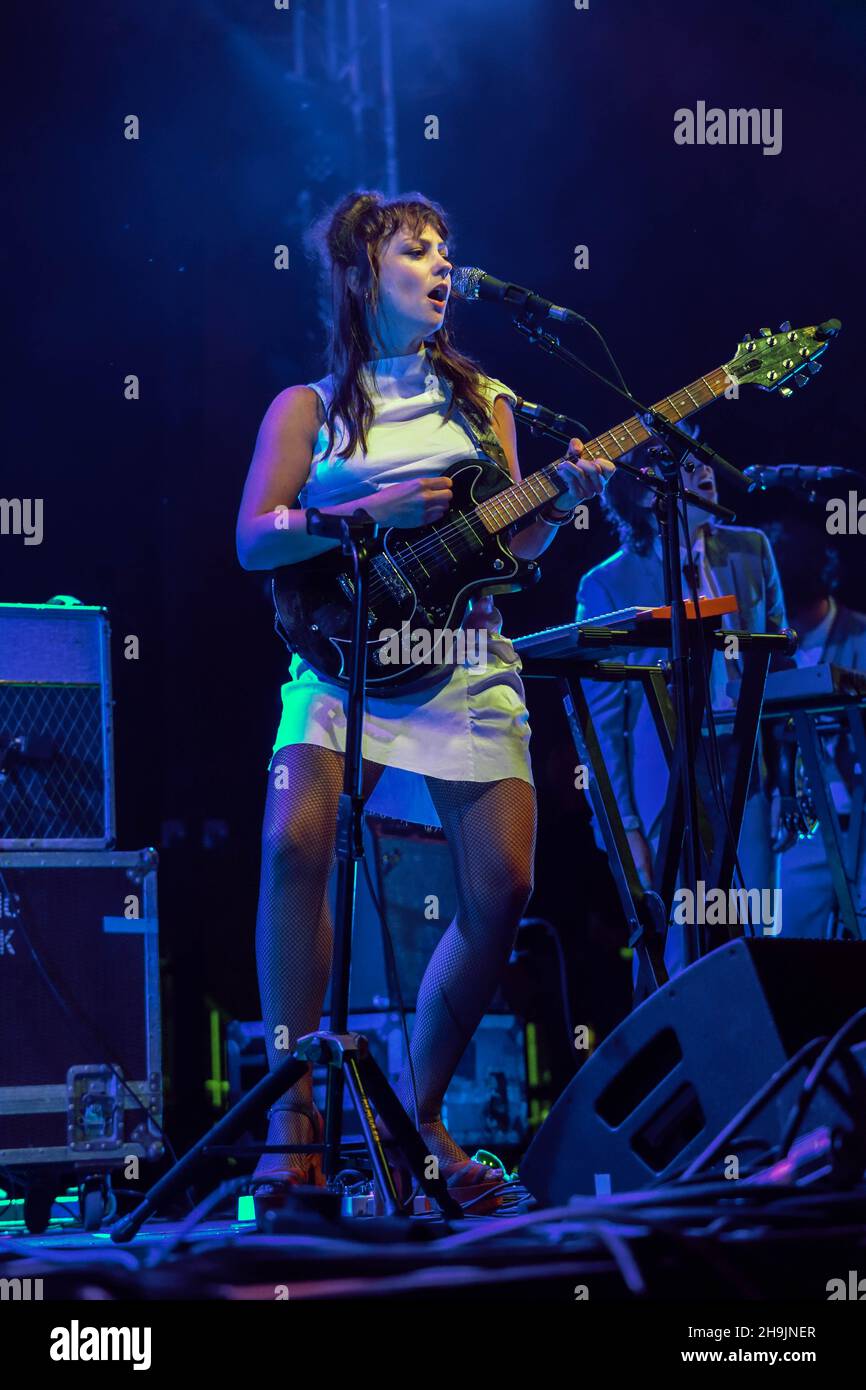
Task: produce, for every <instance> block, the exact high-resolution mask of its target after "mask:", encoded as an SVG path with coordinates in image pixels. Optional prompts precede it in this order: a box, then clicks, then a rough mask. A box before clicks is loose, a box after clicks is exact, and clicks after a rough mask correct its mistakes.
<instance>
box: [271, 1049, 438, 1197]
mask: <svg viewBox="0 0 866 1390" xmlns="http://www.w3.org/2000/svg"><path fill="white" fill-rule="evenodd" d="M294 1055H295V1056H296V1057H298V1058H299V1059H301V1060H303V1061H306V1062H309V1063H310V1064H311V1065H315V1064H316V1063H324V1064H326V1065H327V1066H329V1067H333V1068H335V1069H337V1070H339V1071H341V1072H342V1074H343V1080H344V1082H345V1084H346V1086H347V1087H348V1089H349V1094H350V1096H351V1098H352V1103H353V1105H354V1107H355V1112H356V1114H357V1116H358V1121H359V1123H360V1125H361V1132H362V1134H363V1136H364V1142H365V1144H366V1147H367V1152H368V1154H369V1156H370V1162H371V1165H372V1168H373V1180H374V1182H375V1184H376V1188H377V1190H378V1192H379V1193H380V1195H381V1200H382V1202H383V1205H384V1208H385V1215H387V1216H399V1215H404V1214H405V1213H404V1212H403V1210H402V1207H401V1204H400V1201H399V1198H398V1195H397V1190H396V1187H395V1185H394V1179H393V1177H392V1176H391V1170H390V1168H389V1166H388V1161H387V1159H386V1157H385V1151H384V1147H383V1144H382V1137H381V1135H380V1134H379V1130H378V1128H377V1126H376V1119H375V1113H376V1111H377V1112H378V1113H379V1115H381V1117H382V1119H383V1121H384V1123H385V1124H386V1125H387V1127H388V1132H389V1133H390V1134H391V1136H392V1139H393V1144H394V1147H395V1148H396V1149H397V1150H398V1151H399V1152H400V1153H401V1154H402V1155H403V1157H404V1158H405V1160H406V1163H407V1164H408V1166H409V1169H410V1170H411V1172H412V1173H413V1174H414V1176H415V1177H416V1178H417V1179H418V1182H419V1183H420V1185H421V1188H422V1191H423V1192H424V1193H426V1195H427V1196H428V1197H429V1198H430V1199H431V1200H432V1201H434V1202H435V1203H436V1204H437V1205H438V1207H439V1209H440V1211H441V1212H442V1215H443V1216H448V1217H455V1218H462V1216H463V1209H462V1207H461V1206H460V1204H459V1202H457V1201H456V1200H455V1198H454V1197H452V1196H451V1193H450V1192H449V1190H448V1184H447V1183H446V1181H445V1179H444V1178H441V1177H438V1176H437V1177H435V1178H434V1177H428V1176H427V1165H428V1163H429V1160H430V1157H431V1156H430V1154H428V1152H427V1150H426V1148H425V1146H424V1142H423V1140H422V1139H421V1136H420V1135H419V1134H418V1131H417V1130H416V1129H415V1127H414V1125H413V1124H412V1121H411V1120H410V1119H409V1116H408V1115H407V1114H406V1111H405V1110H404V1109H403V1107H402V1105H401V1104H400V1102H399V1101H398V1099H397V1097H396V1096H395V1095H394V1092H393V1091H392V1089H391V1085H390V1083H389V1081H388V1078H387V1077H386V1076H385V1074H384V1072H383V1071H382V1070H381V1068H380V1066H379V1064H378V1062H377V1061H376V1059H375V1057H374V1056H373V1055H372V1053H371V1052H370V1047H369V1044H368V1042H367V1039H366V1038H365V1037H364V1036H363V1035H362V1034H361V1033H325V1032H322V1033H309V1034H307V1036H306V1037H304V1038H300V1039H299V1041H298V1045H297V1047H296V1049H295V1054H294ZM371 1102H372V1104H371ZM374 1106H375V1110H374Z"/></svg>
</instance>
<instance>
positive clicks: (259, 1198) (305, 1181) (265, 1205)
mask: <svg viewBox="0 0 866 1390" xmlns="http://www.w3.org/2000/svg"><path fill="white" fill-rule="evenodd" d="M276 1111H283V1112H287V1113H289V1114H293V1115H306V1116H307V1118H308V1120H309V1121H310V1123H311V1124H312V1127H313V1137H312V1139H311V1140H310V1143H312V1144H324V1142H325V1119H324V1116H323V1115H322V1112H321V1111H320V1110H319V1109H318V1108H317V1106H315V1105H313V1104H312V1103H311V1104H309V1105H303V1104H297V1105H280V1104H277V1105H272V1106H271V1108H270V1110H269V1111H268V1119H270V1118H271V1116H272V1115H273V1114H274V1113H275V1112H276ZM299 1142H300V1141H299ZM294 1157H295V1158H298V1159H300V1158H303V1157H306V1160H307V1161H306V1163H304V1164H303V1165H302V1164H300V1163H298V1164H294V1165H290V1166H289V1167H288V1168H275V1169H273V1171H272V1172H265V1173H262V1175H261V1177H258V1178H257V1177H256V1176H255V1175H253V1177H252V1179H251V1180H250V1196H251V1197H252V1199H253V1205H254V1208H255V1213H256V1222H257V1223H261V1221H262V1220H263V1219H264V1216H265V1214H266V1213H267V1212H269V1211H281V1210H282V1209H283V1208H284V1207H285V1206H286V1198H287V1196H289V1195H290V1194H291V1193H292V1192H293V1191H294V1190H295V1188H298V1187H324V1186H325V1185H326V1184H325V1175H324V1170H323V1168H322V1155H321V1154H320V1153H313V1154H307V1155H303V1154H295V1155H294Z"/></svg>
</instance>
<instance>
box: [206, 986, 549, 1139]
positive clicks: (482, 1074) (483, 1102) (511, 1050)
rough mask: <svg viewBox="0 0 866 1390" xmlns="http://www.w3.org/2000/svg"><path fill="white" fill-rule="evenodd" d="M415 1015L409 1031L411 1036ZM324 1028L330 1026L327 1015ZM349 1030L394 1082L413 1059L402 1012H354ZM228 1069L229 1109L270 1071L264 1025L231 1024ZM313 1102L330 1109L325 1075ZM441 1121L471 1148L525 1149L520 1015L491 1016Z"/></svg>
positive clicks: (349, 1110)
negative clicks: (406, 1061) (359, 1036)
mask: <svg viewBox="0 0 866 1390" xmlns="http://www.w3.org/2000/svg"><path fill="white" fill-rule="evenodd" d="M414 1022H415V1016H414V1014H409V1015H408V1016H407V1019H406V1026H407V1028H408V1031H409V1035H410V1037H411V1034H412V1028H413V1026H414ZM321 1027H322V1029H323V1030H327V1029H328V1028H329V1020H328V1019H327V1018H324V1019H323V1020H322V1024H321ZM349 1030H350V1032H353V1033H361V1034H363V1036H364V1037H365V1038H366V1039H367V1041H368V1043H369V1044H370V1051H371V1052H372V1054H373V1056H374V1057H375V1059H376V1061H377V1062H378V1063H379V1066H380V1067H381V1068H382V1071H383V1072H384V1073H385V1075H386V1076H387V1078H388V1080H389V1081H390V1082H391V1084H392V1085H393V1084H394V1083H395V1082H396V1080H397V1078H398V1077H399V1075H400V1072H401V1071H402V1068H403V1058H404V1057H405V1055H406V1047H405V1041H404V1037H403V1029H402V1026H401V1023H400V1015H399V1013H397V1012H396V1011H392V1012H389V1013H370V1014H352V1015H351V1016H350V1018H349ZM226 1062H227V1065H226V1071H227V1075H228V1082H229V1096H228V1100H229V1104H230V1105H234V1104H235V1102H236V1101H238V1100H240V1098H241V1096H242V1095H243V1094H244V1093H245V1092H246V1091H248V1090H250V1089H251V1088H252V1087H253V1086H254V1085H255V1083H256V1082H257V1081H260V1080H261V1078H262V1077H263V1076H264V1074H265V1072H266V1071H267V1062H266V1059H265V1043H264V1033H263V1027H262V1024H261V1022H260V1021H257V1022H255V1023H239V1022H232V1023H230V1024H229V1025H228V1028H227V1030H226ZM313 1099H314V1100H315V1102H316V1105H318V1107H319V1109H320V1110H321V1111H322V1112H323V1113H324V1109H325V1081H324V1072H322V1073H321V1080H320V1073H319V1072H316V1073H314V1085H313ZM442 1117H443V1119H444V1121H445V1123H446V1125H447V1126H448V1131H449V1133H450V1134H451V1135H452V1136H453V1138H454V1139H456V1141H457V1143H458V1144H461V1145H463V1147H464V1148H468V1149H473V1148H476V1147H480V1148H490V1149H496V1148H497V1147H500V1146H506V1145H507V1146H515V1147H517V1146H520V1145H522V1144H523V1143H524V1142H525V1140H526V1138H527V1135H528V1105H527V1058H526V1029H525V1027H524V1025H523V1022H522V1021H521V1020H520V1019H518V1018H516V1017H515V1016H514V1015H513V1014H486V1015H485V1016H484V1018H482V1020H481V1022H480V1024H479V1025H478V1028H477V1030H476V1032H475V1035H474V1037H473V1038H472V1040H471V1042H470V1043H469V1046H468V1047H467V1049H466V1051H465V1052H464V1054H463V1057H462V1058H461V1060H460V1062H459V1064H458V1066H457V1069H456V1071H455V1073H454V1075H453V1077H452V1078H451V1084H450V1085H449V1087H448V1090H447V1091H446V1093H445V1100H444V1103H443V1106H442ZM357 1132H358V1122H357V1117H356V1115H355V1109H354V1106H353V1105H352V1101H351V1099H350V1098H349V1096H348V1092H346V1094H345V1095H344V1097H343V1133H344V1135H346V1136H348V1135H350V1134H356V1133H357Z"/></svg>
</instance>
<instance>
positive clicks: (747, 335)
mask: <svg viewBox="0 0 866 1390" xmlns="http://www.w3.org/2000/svg"><path fill="white" fill-rule="evenodd" d="M751 341H752V335H751V333H744V334H743V336H742V338H741V339H740V342H741V343H750V342H751Z"/></svg>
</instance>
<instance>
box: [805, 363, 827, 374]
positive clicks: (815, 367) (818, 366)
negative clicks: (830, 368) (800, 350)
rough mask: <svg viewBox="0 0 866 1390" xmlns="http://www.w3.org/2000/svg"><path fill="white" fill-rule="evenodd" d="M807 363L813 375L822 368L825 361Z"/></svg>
mask: <svg viewBox="0 0 866 1390" xmlns="http://www.w3.org/2000/svg"><path fill="white" fill-rule="evenodd" d="M807 365H808V368H809V371H810V372H811V373H812V375H813V376H816V375H817V373H818V372H820V370H821V368H822V367H823V365H824V363H823V362H809V363H808V364H807Z"/></svg>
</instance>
